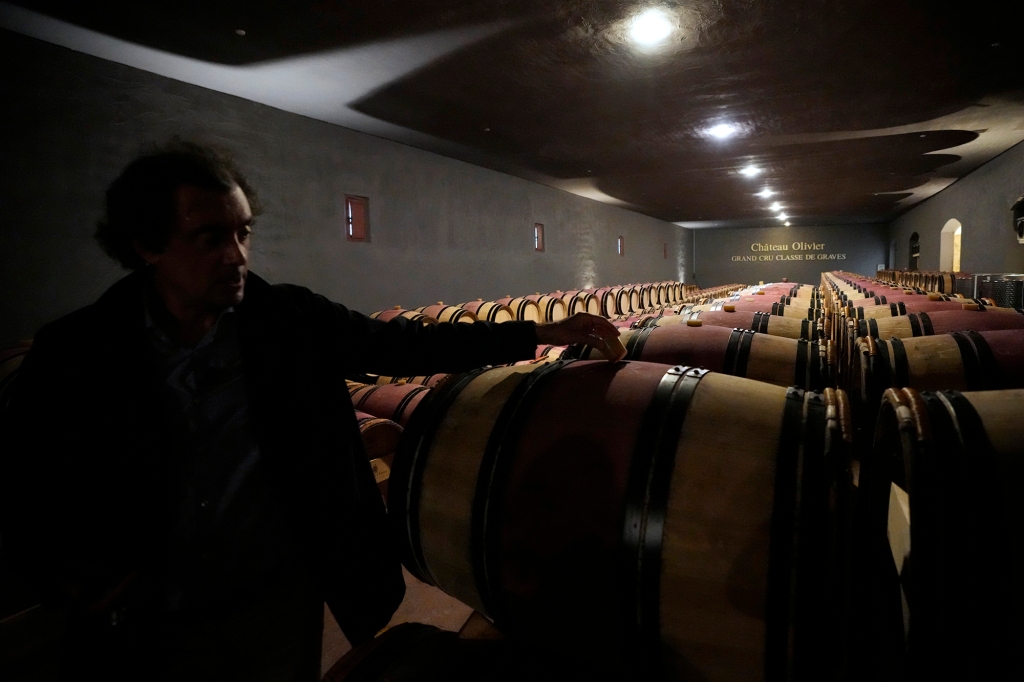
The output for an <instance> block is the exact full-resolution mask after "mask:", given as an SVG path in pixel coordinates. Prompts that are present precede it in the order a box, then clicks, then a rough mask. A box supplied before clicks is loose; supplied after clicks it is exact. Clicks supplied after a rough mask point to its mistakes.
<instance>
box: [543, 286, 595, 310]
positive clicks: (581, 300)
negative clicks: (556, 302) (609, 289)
mask: <svg viewBox="0 0 1024 682" xmlns="http://www.w3.org/2000/svg"><path fill="white" fill-rule="evenodd" d="M555 293H556V294H557V296H558V298H561V299H562V300H563V301H564V302H565V309H566V315H575V314H576V313H590V314H592V315H600V314H601V304H600V302H599V301H598V300H597V297H596V296H594V295H593V294H588V293H587V292H585V291H559V292H555ZM550 295H554V294H549V296H550Z"/></svg>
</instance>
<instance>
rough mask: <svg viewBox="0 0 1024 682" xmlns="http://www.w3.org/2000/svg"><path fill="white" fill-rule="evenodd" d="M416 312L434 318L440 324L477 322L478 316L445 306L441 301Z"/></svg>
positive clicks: (461, 309) (451, 306) (452, 306)
mask: <svg viewBox="0 0 1024 682" xmlns="http://www.w3.org/2000/svg"><path fill="white" fill-rule="evenodd" d="M416 312H418V313H423V314H424V315H427V316H429V317H433V318H434V319H436V320H437V321H438V322H464V323H472V322H476V315H474V314H473V313H471V312H469V311H468V310H465V309H463V308H460V307H458V306H454V305H445V304H444V303H442V302H441V301H438V302H437V303H436V304H435V305H428V306H424V307H422V308H417V309H416Z"/></svg>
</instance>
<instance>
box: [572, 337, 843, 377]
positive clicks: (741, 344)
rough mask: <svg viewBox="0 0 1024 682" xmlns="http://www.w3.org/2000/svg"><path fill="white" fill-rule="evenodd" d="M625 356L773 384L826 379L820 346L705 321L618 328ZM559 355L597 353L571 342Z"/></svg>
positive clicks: (585, 357)
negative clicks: (709, 323)
mask: <svg viewBox="0 0 1024 682" xmlns="http://www.w3.org/2000/svg"><path fill="white" fill-rule="evenodd" d="M619 340H620V341H621V342H622V344H623V345H624V346H625V347H626V358H625V359H626V360H642V361H644V362H655V363H660V364H665V365H691V366H697V367H703V368H705V369H710V370H712V371H714V372H723V373H725V374H731V375H733V376H739V377H746V378H748V379H756V380H758V381H764V382H767V383H769V384H775V385H776V386H798V387H800V388H803V389H807V390H815V391H820V390H823V389H824V388H825V387H826V386H827V385H828V383H829V379H828V364H827V362H826V360H827V359H826V356H825V351H826V346H824V345H819V344H818V343H811V342H808V341H804V340H798V339H787V338H784V337H781V336H771V335H769V334H758V333H757V332H753V331H750V330H749V329H729V328H727V327H714V326H711V325H708V326H706V327H705V326H703V325H701V326H700V327H690V326H687V325H676V326H672V327H646V328H643V329H631V330H626V331H623V332H622V333H621V336H620V338H619ZM563 357H567V358H569V357H572V358H579V359H583V360H589V359H598V358H601V357H602V356H601V354H600V352H598V351H597V350H595V349H593V348H591V347H590V346H573V347H572V348H570V350H569V351H568V352H567V353H566V355H564V356H563Z"/></svg>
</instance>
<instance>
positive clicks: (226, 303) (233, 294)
mask: <svg viewBox="0 0 1024 682" xmlns="http://www.w3.org/2000/svg"><path fill="white" fill-rule="evenodd" d="M175 205H176V207H177V215H176V217H175V222H174V225H173V227H172V228H171V233H170V237H169V239H168V241H167V248H165V249H164V250H163V251H162V252H161V253H148V252H146V253H143V254H142V255H143V257H144V258H145V259H146V260H147V261H148V262H149V263H150V265H152V266H153V268H154V271H155V272H154V274H155V278H156V280H157V282H158V285H159V287H160V288H161V290H162V291H165V292H166V293H167V295H169V296H171V297H173V298H174V299H175V302H176V303H177V304H179V305H184V306H187V307H189V308H192V309H201V310H204V311H221V310H224V309H227V308H229V307H231V306H233V305H237V304H238V303H240V302H241V301H242V295H243V291H244V288H245V277H246V274H247V273H248V269H249V235H250V234H251V233H252V224H253V216H252V210H251V209H250V207H249V200H248V199H246V198H245V194H244V193H243V192H242V190H241V189H240V188H239V187H238V186H237V185H236V186H234V187H232V189H231V190H229V191H227V192H217V191H211V190H204V189H199V188H198V187H193V186H191V185H183V186H181V187H179V188H178V190H177V192H175ZM168 303H170V302H168Z"/></svg>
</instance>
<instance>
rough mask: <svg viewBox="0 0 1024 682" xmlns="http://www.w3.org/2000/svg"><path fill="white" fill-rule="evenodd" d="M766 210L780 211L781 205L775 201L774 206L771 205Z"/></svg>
mask: <svg viewBox="0 0 1024 682" xmlns="http://www.w3.org/2000/svg"><path fill="white" fill-rule="evenodd" d="M768 208H770V209H771V210H773V211H781V210H782V204H780V203H779V202H777V201H776V202H775V203H774V204H772V205H771V206H769V207H768Z"/></svg>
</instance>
